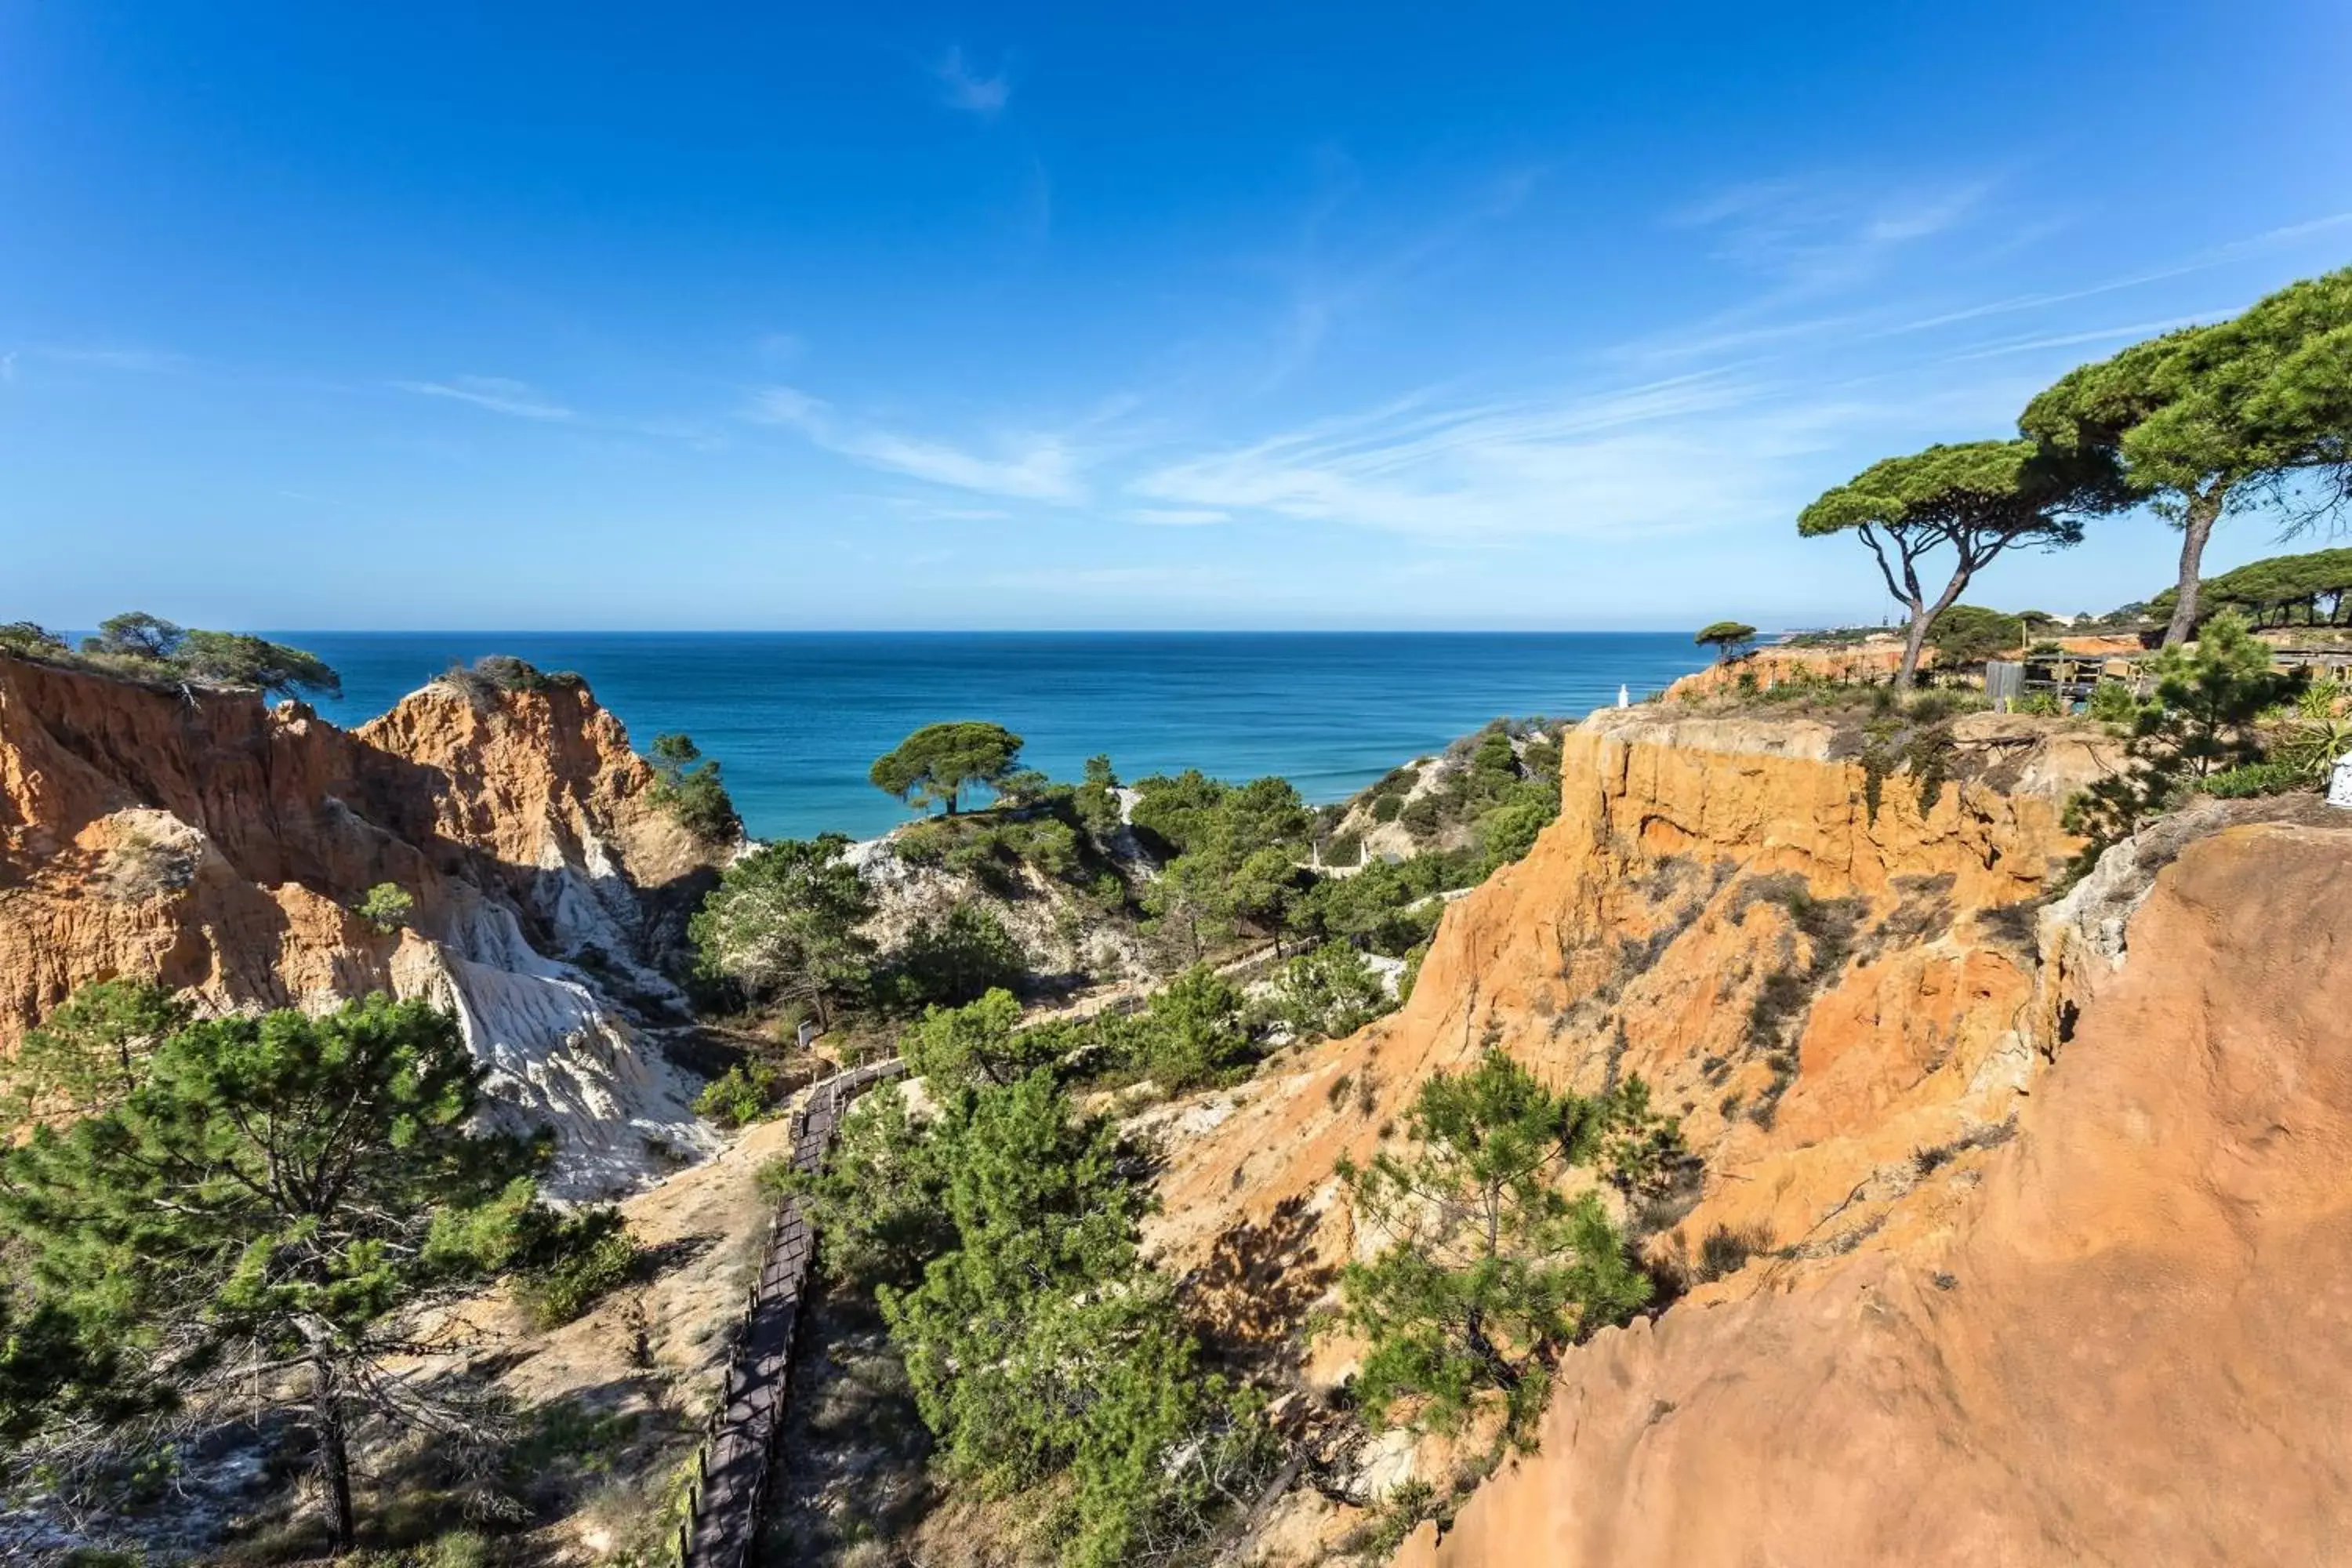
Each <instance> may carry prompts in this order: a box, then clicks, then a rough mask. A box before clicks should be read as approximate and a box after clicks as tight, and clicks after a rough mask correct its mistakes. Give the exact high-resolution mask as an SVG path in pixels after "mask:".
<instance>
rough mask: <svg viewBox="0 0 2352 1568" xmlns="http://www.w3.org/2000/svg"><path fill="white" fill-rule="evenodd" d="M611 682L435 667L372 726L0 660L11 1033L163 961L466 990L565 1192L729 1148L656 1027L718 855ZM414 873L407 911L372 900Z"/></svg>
mask: <svg viewBox="0 0 2352 1568" xmlns="http://www.w3.org/2000/svg"><path fill="white" fill-rule="evenodd" d="M653 782H654V781H653V776H652V773H651V772H650V770H649V769H648V768H647V766H646V763H644V762H643V761H642V760H641V759H639V758H638V757H636V756H635V755H634V754H633V753H632V752H630V750H629V745H628V736H627V734H626V732H625V731H624V730H623V729H622V727H621V724H620V722H619V721H617V720H615V719H614V717H613V716H612V715H611V714H609V713H607V712H605V711H604V710H603V709H601V708H600V707H598V706H597V705H596V703H595V701H594V700H593V698H591V697H590V696H589V695H588V694H587V693H586V691H585V690H584V689H575V688H564V687H557V688H553V689H548V690H543V691H530V692H490V693H479V692H476V693H467V692H465V691H460V690H458V689H456V688H454V687H451V686H447V685H444V684H440V683H435V684H433V685H429V686H427V687H425V689H422V690H420V691H418V692H415V693H414V694H413V695H411V696H410V697H408V698H406V699H405V700H403V701H402V702H401V703H400V704H399V706H397V707H396V708H394V710H392V711H391V712H389V713H387V714H385V715H384V716H383V717H382V718H380V719H378V720H376V721H373V722H372V723H369V724H367V725H365V726H362V728H360V729H358V730H356V731H343V730H341V729H338V728H337V727H335V726H334V725H332V724H330V723H327V722H325V721H322V720H320V719H319V718H318V717H317V716H316V715H315V714H313V713H312V712H311V711H310V710H309V709H307V708H305V707H303V706H302V705H300V704H299V703H285V704H280V705H278V706H277V707H275V708H271V707H268V706H266V705H265V704H264V703H263V702H262V701H261V700H260V699H259V698H258V697H257V696H254V695H252V694H249V693H228V692H205V691H188V692H173V691H165V690H157V689H150V688H147V687H142V686H136V685H131V684H127V683H123V682H120V681H114V680H110V679H105V678H103V677H100V676H95V675H90V674H87V673H83V672H79V671H74V670H68V669H60V668H53V667H49V666H45V665H39V664H33V663H27V662H25V661H21V660H16V659H13V658H5V657H0V1054H5V1051H6V1050H7V1049H8V1048H9V1047H11V1046H12V1045H13V1042H14V1041H15V1040H16V1038H18V1037H20V1036H21V1035H22V1033H23V1031H24V1030H25V1029H26V1027H28V1026H31V1025H32V1024H34V1023H35V1022H37V1020H38V1019H39V1018H40V1017H41V1016H44V1015H45V1014H46V1013H47V1011H48V1010H49V1009H50V1008H52V1007H54V1006H55V1005H57V1004H58V1003H59V1002H60V1001H62V1000H64V999H65V997H66V996H67V995H68V994H70V993H71V992H72V991H73V989H74V988H75V987H76V986H78V985H79V984H83V983H85V982H88V981H91V980H99V979H106V978H110V977H113V976H117V975H136V976H143V977H150V978H153V979H156V980H159V981H161V982H162V983H163V984H166V985H169V986H172V987H173V988H175V989H180V990H184V991H187V992H189V993H192V994H194V996H195V998H196V999H197V1000H198V1002H199V1003H200V1005H203V1006H205V1007H207V1008H210V1009H214V1010H226V1009H232V1008H250V1007H264V1006H284V1005H299V1006H304V1007H313V1008H316V1007H324V1006H329V1005H333V1004H334V1003H335V1002H337V1001H340V1000H342V999H345V998H349V997H352V996H355V995H359V994H364V993H366V992H368V991H372V990H382V991H389V992H391V993H393V994H397V995H404V996H408V995H423V996H427V997H430V998H432V999H434V1000H435V1001H436V1002H438V1003H440V1004H441V1005H445V1006H447V1007H450V1008H452V1009H453V1010H455V1011H456V1012H457V1015H458V1016H459V1017H460V1019H461V1021H462V1023H463V1025H464V1026H465V1029H466V1033H467V1041H468V1043H469V1044H470V1045H471V1046H472V1047H473V1048H474V1050H475V1052H476V1053H477V1054H478V1056H479V1057H480V1058H482V1059H483V1060H484V1062H485V1063H486V1064H487V1065H488V1067H489V1068H490V1069H491V1075H492V1076H491V1082H490V1087H491V1090H492V1092H493V1094H494V1096H495V1097H496V1098H497V1100H498V1101H499V1103H500V1104H501V1105H502V1106H503V1107H505V1108H507V1113H508V1114H509V1115H511V1116H512V1117H513V1118H514V1120H515V1121H517V1122H518V1124H531V1125H536V1124H546V1125H551V1126H552V1127H554V1128H555V1130H556V1131H557V1132H558V1133H559V1135H560V1138H561V1148H562V1155H561V1160H560V1163H559V1171H558V1175H557V1178H556V1182H555V1185H556V1186H557V1188H558V1189H559V1190H562V1191H567V1192H570V1193H572V1194H576V1195H588V1194H600V1193H603V1192H606V1191H611V1190H616V1189H619V1188H622V1187H625V1186H628V1185H631V1184H635V1183H636V1182H638V1181H640V1180H641V1179H642V1178H643V1177H644V1176H646V1175H647V1174H649V1173H652V1172H654V1171H656V1170H657V1169H659V1168H661V1166H662V1164H663V1163H665V1160H667V1159H670V1158H676V1157H692V1156H693V1155H695V1154H697V1153H698V1152H703V1151H705V1150H707V1148H708V1147H709V1146H710V1145H711V1143H712V1135H711V1134H710V1132H709V1130H708V1129H707V1128H705V1127H704V1126H703V1124H702V1123H700V1122H699V1121H698V1119H697V1118H696V1117H695V1116H694V1115H693V1113H692V1111H691V1109H690V1101H691V1099H692V1092H693V1081H692V1079H690V1077H689V1076H688V1075H687V1074H685V1073H683V1072H681V1071H680V1070H679V1069H678V1068H676V1067H674V1066H672V1065H671V1064H670V1063H669V1062H668V1061H667V1059H666V1058H665V1057H664V1056H663V1055H662V1053H661V1052H660V1051H659V1050H658V1049H657V1048H656V1047H655V1046H654V1045H653V1043H652V1042H651V1040H650V1039H649V1038H648V1037H647V1036H646V1026H648V1025H659V1024H662V1023H666V1022H676V1021H678V1020H680V1019H681V1018H682V1016H683V1001H684V999H683V997H682V996H681V995H680V994H678V992H677V987H676V985H675V984H673V982H672V981H671V979H669V978H668V977H667V974H666V973H665V970H664V966H665V963H666V962H667V959H668V958H669V956H670V955H671V954H672V953H673V952H675V951H676V950H677V946H678V943H679V941H680V938H681V936H682V926H683V921H684V919H685V916H686V913H687V912H688V910H690V908H691V907H692V905H693V903H694V901H695V900H696V898H697V897H698V893H699V889H700V888H701V887H702V886H703V885H704V884H705V882H706V880H707V879H708V877H709V858H710V857H709V855H708V854H707V853H706V852H705V851H703V850H701V849H700V848H698V847H697V846H696V845H695V844H694V843H693V842H692V840H691V839H690V838H689V837H688V836H687V835H686V834H685V833H684V832H683V831H681V830H680V829H679V828H678V827H677V826H676V824H674V823H673V822H671V821H670V820H669V819H668V818H667V816H665V815H664V814H662V813H661V812H659V811H658V810H656V808H655V807H654V805H653V804H652V802H651V800H650V798H649V791H650V789H651V787H652V784H653ZM383 882H391V883H394V884H395V885H397V886H399V887H400V888H401V889H404V890H405V891H406V892H407V893H409V894H410V896H411V897H412V898H413V899H414V900H415V910H414V913H413V915H412V917H411V918H410V920H409V922H408V924H407V926H406V928H405V929H402V930H397V931H390V932H385V931H377V930H376V929H375V928H374V927H373V926H371V925H370V924H369V923H367V922H366V921H362V920H361V919H359V918H358V917H357V916H356V915H355V914H353V913H352V906H353V905H354V904H356V903H357V902H358V901H359V900H361V899H362V897H364V895H365V894H366V892H367V890H368V889H370V888H372V887H373V886H375V885H377V884H379V883H383Z"/></svg>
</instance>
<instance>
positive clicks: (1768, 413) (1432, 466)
mask: <svg viewBox="0 0 2352 1568" xmlns="http://www.w3.org/2000/svg"><path fill="white" fill-rule="evenodd" d="M1861 412H1862V410H1861V408H1860V407H1859V406H1858V405H1856V404H1855V403H1853V402H1852V401H1849V400H1846V399H1843V398H1837V397H1817V398H1815V399H1813V400H1811V401H1806V400H1802V399H1797V398H1791V397H1789V396H1787V395H1786V389H1785V388H1772V387H1767V386H1764V385H1760V384H1748V383H1743V382H1739V381H1737V380H1734V379H1731V378H1727V377H1721V376H1711V375H1700V376H1688V377H1681V378H1676V379H1674V380H1669V381H1664V382H1657V383H1653V384H1647V385H1641V386H1633V387H1627V388H1622V389H1616V390H1611V391H1605V392H1599V393H1592V394H1587V395H1566V396H1561V397H1558V398H1550V399H1525V400H1519V401H1513V402H1494V403H1485V404H1468V405H1454V406H1438V405H1431V404H1428V403H1426V402H1423V401H1422V400H1417V399H1403V400H1400V401H1399V402H1397V403H1394V404H1391V405H1389V406H1387V407H1385V408H1381V409H1377V410H1374V411H1372V412H1370V413H1368V414H1364V415H1360V416H1350V417H1346V418H1340V419H1334V420H1328V421H1325V422H1323V423H1321V424H1318V425H1314V426H1307V427H1305V428H1302V429H1299V430H1297V431H1294V432H1290V433H1286V434H1284V435H1279V436H1276V437H1271V438H1269V439H1266V440H1262V441H1258V442H1255V443H1253V444H1250V445H1246V446H1241V447H1232V448H1228V449H1224V450H1220V451H1212V452H1208V453H1204V454H1200V455H1196V456H1192V457H1186V458H1180V459H1177V460H1175V461H1171V462H1165V463H1162V464H1161V465H1160V466H1159V467H1157V468H1152V469H1151V470H1150V471H1148V472H1146V473H1144V474H1143V475H1141V476H1140V477H1139V478H1138V479H1136V480H1135V481H1134V482H1133V484H1132V485H1131V487H1130V489H1131V490H1132V491H1133V493H1134V494H1136V495H1137V496H1139V497H1140V498H1144V499H1147V500H1152V501H1155V502H1167V503H1171V505H1173V506H1177V507H1184V508H1195V509H1200V510H1220V511H1224V512H1228V513H1235V512H1241V513H1246V512H1253V511H1255V512H1261V513H1265V514H1268V515H1271V516H1274V517H1277V518H1287V519H1292V520H1297V521H1303V522H1315V523H1329V524H1338V525H1342V526H1351V527H1362V528H1370V529H1376V530H1381V531H1388V532H1393V533H1402V534H1412V535H1419V536H1423V537H1426V538H1433V539H1444V540H1447V541H1450V542H1456V543H1461V542H1477V541H1479V540H1482V539H1496V538H1501V537H1507V536H1512V535H1566V536H1571V537H1585V538H1608V537H1612V536H1618V535H1622V534H1624V533H1627V532H1632V531H1640V532H1643V533H1645V534H1651V533H1656V532H1659V531H1681V530H1687V529H1695V528H1701V527H1708V526H1716V525H1721V524H1725V523H1731V522H1738V521H1745V520H1748V519H1752V518H1755V517H1758V516H1762V515H1777V514H1778V512H1779V511H1780V510H1786V507H1787V504H1788V500H1789V497H1790V494H1791V493H1792V489H1791V485H1790V475H1791V472H1792V470H1793V469H1794V468H1797V467H1798V466H1799V464H1800V462H1801V459H1802V458H1806V457H1808V456H1809V455H1811V454H1814V453H1818V452H1821V451H1822V450H1824V449H1826V448H1829V447H1832V446H1834V445H1836V443H1837V441H1838V438H1839V437H1841V436H1843V434H1845V431H1846V427H1847V426H1849V425H1850V423H1851V422H1852V421H1853V420H1854V419H1855V418H1856V417H1857V416H1858V415H1859V414H1860V413H1861Z"/></svg>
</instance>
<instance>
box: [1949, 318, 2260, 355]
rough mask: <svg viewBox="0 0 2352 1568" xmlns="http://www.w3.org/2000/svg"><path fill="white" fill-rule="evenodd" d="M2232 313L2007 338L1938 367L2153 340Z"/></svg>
mask: <svg viewBox="0 0 2352 1568" xmlns="http://www.w3.org/2000/svg"><path fill="white" fill-rule="evenodd" d="M2230 314H2231V312H2230V311H2228V310H2204V311H2200V312H2199V313H2198V314H2196V315H2193V316H2173V317H2170V318H2168V320H2165V321H2134V322H2133V323H2132V324H2131V325H2129V326H2126V327H2101V328H2098V329H2096V330H2095V331H2084V332H2051V333H2045V334H2043V335H2042V336H2039V337H2028V338H2006V339H2003V340H2001V341H2000V342H1990V343H1986V344H1984V345H1983V346H1982V347H1979V348H1973V349H1967V350H1963V351H1962V352H1960V353H1953V354H1946V355H1945V356H1944V357H1943V358H1942V359H1941V360H1940V361H1938V362H1937V363H1942V364H1962V363H1967V362H1968V361H1970V360H1980V359H1997V358H1999V357H2000V356H2001V355H2002V354H2021V353H2034V352H2035V351H2037V350H2041V349H2063V348H2073V347H2075V346H2076V345H2078V344H2081V343H2107V342H2116V341H2117V340H2118V339H2124V338H2130V339H2138V338H2152V337H2155V336H2156V335H2157V334H2158V333H2159V332H2168V331H2173V330H2174V329H2175V328H2178V327H2193V326H2195V325H2197V324H2198V323H2199V322H2200V321H2220V320H2221V319H2222V318H2223V317H2225V316H2228V315H2230Z"/></svg>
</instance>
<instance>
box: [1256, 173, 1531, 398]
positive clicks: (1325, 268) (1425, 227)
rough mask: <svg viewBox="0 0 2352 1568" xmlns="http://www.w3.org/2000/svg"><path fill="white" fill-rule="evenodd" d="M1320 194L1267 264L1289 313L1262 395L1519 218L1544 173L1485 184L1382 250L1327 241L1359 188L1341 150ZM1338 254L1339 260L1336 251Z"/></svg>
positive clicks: (1323, 178) (1510, 175)
mask: <svg viewBox="0 0 2352 1568" xmlns="http://www.w3.org/2000/svg"><path fill="white" fill-rule="evenodd" d="M1319 163H1320V165H1321V174H1320V180H1321V188H1320V190H1319V191H1318V194H1317V195H1316V196H1315V199H1314V200H1313V201H1312V202H1310V203H1308V204H1307V210H1306V212H1305V214H1304V215H1303V216H1302V217H1301V218H1300V220H1299V224H1298V232H1297V240H1296V241H1295V243H1294V245H1293V247H1292V249H1291V253H1290V254H1289V255H1287V256H1286V257H1282V258H1277V259H1275V260H1273V261H1270V262H1266V263H1264V264H1263V265H1265V266H1266V267H1268V268H1270V269H1271V270H1272V271H1274V272H1275V273H1276V275H1277V276H1279V277H1280V278H1281V279H1283V282H1284V285H1285V292H1286V296H1287V301H1286V302H1287V310H1286V315H1285V319H1284V321H1283V323H1282V327H1281V331H1280V332H1279V334H1278V337H1277V341H1276V348H1275V353H1274V356H1273V359H1272V362H1271V363H1270V365H1269V366H1268V368H1267V370H1266V372H1265V375H1264V376H1263V377H1262V378H1261V379H1260V381H1259V383H1258V384H1257V386H1256V387H1255V389H1254V390H1255V391H1257V392H1265V391H1268V390H1270V389H1272V388H1273V387H1275V386H1276V385H1278V384H1281V383H1282V382H1284V381H1286V380H1287V379H1289V377H1290V376H1291V375H1293V374H1296V373H1297V371H1299V370H1300V369H1302V368H1303V367H1305V366H1306V365H1307V363H1310V362H1311V361H1312V360H1313V359H1314V358H1315V356H1316V354H1317V353H1318V352H1319V351H1320V350H1321V348H1322V346H1323V344H1324V342H1325V341H1326V340H1327V339H1328V338H1329V337H1330V335H1331V333H1332V332H1333V331H1335V330H1336V329H1337V328H1338V327H1339V325H1340V324H1341V323H1342V322H1344V321H1347V320H1348V319H1349V318H1350V317H1352V316H1356V315H1358V314H1360V313H1361V312H1363V311H1365V310H1368V309H1370V307H1372V306H1373V305H1375V304H1377V303H1378V302H1379V301H1380V300H1382V299H1383V298H1384V297H1386V296H1387V295H1389V294H1390V293H1391V292H1392V291H1393V290H1395V289H1397V288H1398V287H1399V286H1401V285H1402V284H1403V283H1404V282H1405V281H1406V280H1407V279H1411V278H1412V277H1414V276H1415V275H1416V274H1418V273H1420V272H1422V271H1423V269H1425V268H1428V267H1429V266H1430V265H1431V264H1432V263H1433V262H1434V261H1436V260H1437V259H1438V258H1441V257H1444V256H1445V255H1447V254H1448V253H1450V252H1453V251H1454V250H1456V249H1457V248H1459V247H1462V246H1463V245H1464V243H1465V241H1467V240H1469V239H1470V238H1471V237H1473V236H1474V235H1475V233H1476V232H1477V231H1478V230H1480V229H1481V228H1484V227H1485V226H1487V225H1489V224H1491V223H1493V222H1495V221H1496V219H1499V218H1502V217H1506V216H1509V215H1510V214H1511V213H1514V212H1516V211H1517V210H1518V209H1519V208H1520V207H1521V206H1522V205H1525V204H1526V202H1527V199H1528V193H1529V192H1531V191H1532V190H1534V188H1535V186H1536V184H1537V182H1538V180H1539V179H1540V178H1541V177H1542V174H1543V171H1541V170H1540V169H1514V170H1511V171H1508V172H1507V173H1505V174H1500V175H1498V176H1496V178H1494V179H1491V180H1489V181H1487V182H1486V183H1485V184H1483V185H1481V186H1479V187H1477V188H1476V189H1475V190H1473V191H1472V192H1470V193H1469V194H1468V195H1467V196H1466V198H1464V199H1461V200H1459V201H1457V203H1456V204H1455V205H1454V207H1453V208H1452V209H1451V210H1449V211H1447V212H1446V213H1444V216H1440V217H1438V218H1436V219H1435V220H1433V221H1430V222H1425V223H1423V224H1422V225H1421V226H1419V227H1417V228H1414V229H1412V230H1410V231H1409V232H1406V233H1405V234H1403V235H1402V237H1397V236H1393V235H1391V236H1390V237H1388V240H1387V243H1386V244H1385V245H1381V244H1375V245H1371V246H1362V245H1359V246H1354V247H1338V246H1335V245H1334V243H1333V242H1332V241H1331V239H1330V238H1329V236H1328V230H1329V229H1330V227H1331V226H1333V223H1334V220H1335V218H1336V217H1337V216H1338V215H1339V213H1340V212H1341V211H1342V209H1344V208H1345V207H1347V206H1348V205H1349V203H1350V202H1352V201H1353V200H1354V199H1355V197H1356V195H1357V194H1358V192H1359V190H1360V186H1361V181H1360V178H1359V176H1358V175H1357V174H1356V170H1355V164H1354V163H1353V162H1352V161H1351V160H1349V158H1348V156H1347V155H1346V153H1343V152H1341V151H1339V149H1337V148H1327V149H1325V150H1324V151H1323V153H1322V154H1321V156H1320V159H1319ZM1335 249H1336V250H1341V251H1342V255H1343V258H1342V259H1339V260H1334V259H1333V258H1332V255H1331V252H1332V251H1334V250H1335Z"/></svg>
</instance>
